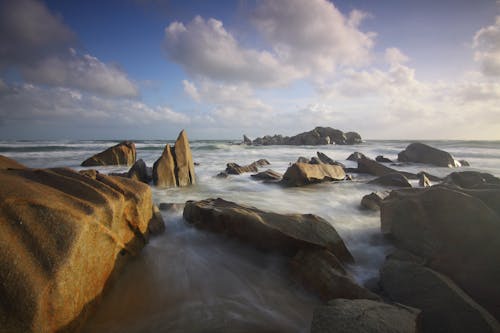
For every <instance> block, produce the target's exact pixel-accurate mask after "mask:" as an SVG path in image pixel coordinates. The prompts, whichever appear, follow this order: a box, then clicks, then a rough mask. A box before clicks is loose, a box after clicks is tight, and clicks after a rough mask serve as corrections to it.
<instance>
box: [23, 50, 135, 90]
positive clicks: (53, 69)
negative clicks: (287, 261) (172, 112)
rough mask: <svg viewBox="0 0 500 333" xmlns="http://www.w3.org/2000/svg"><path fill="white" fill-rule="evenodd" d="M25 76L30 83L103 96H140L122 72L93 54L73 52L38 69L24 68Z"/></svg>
mask: <svg viewBox="0 0 500 333" xmlns="http://www.w3.org/2000/svg"><path fill="white" fill-rule="evenodd" d="M22 74H23V77H24V78H25V79H26V80H28V81H29V82H33V83H38V84H48V85H52V86H58V87H68V88H76V89H82V90H85V91H88V92H92V93H96V94H101V95H109V96H117V97H135V96H138V94H139V92H138V90H137V87H136V86H135V84H134V83H132V82H131V81H130V80H129V78H128V77H127V74H126V73H125V72H123V71H122V70H121V69H119V68H118V67H116V66H110V65H106V64H104V63H102V62H101V61H100V60H99V59H97V58H96V57H93V56H91V55H89V54H84V55H80V54H77V53H76V51H74V50H73V49H71V50H70V52H69V54H68V55H66V56H64V57H60V56H53V57H49V58H46V59H43V60H41V61H40V62H38V63H37V64H36V65H33V66H27V67H23V69H22Z"/></svg>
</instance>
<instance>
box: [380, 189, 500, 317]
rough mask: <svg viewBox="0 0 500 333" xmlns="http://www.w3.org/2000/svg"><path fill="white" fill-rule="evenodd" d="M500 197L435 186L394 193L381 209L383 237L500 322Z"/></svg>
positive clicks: (487, 191) (499, 194) (492, 192)
mask: <svg viewBox="0 0 500 333" xmlns="http://www.w3.org/2000/svg"><path fill="white" fill-rule="evenodd" d="M499 213H500V191H499V190H498V189H496V190H495V189H493V190H492V189H485V190H463V191H462V190H460V188H458V187H454V188H448V187H446V186H442V185H435V186H432V187H429V188H426V189H418V190H417V191H401V190H398V191H392V192H391V194H390V195H389V196H388V197H387V198H386V199H385V200H384V201H383V203H382V206H381V214H380V215H381V228H382V232H383V233H384V234H386V235H389V236H390V237H391V238H392V239H394V240H395V242H396V244H397V245H398V246H399V247H400V248H402V249H404V250H407V251H410V252H412V253H414V254H416V255H418V256H421V257H423V258H425V259H426V260H427V261H428V266H429V267H430V268H432V269H434V270H437V271H438V272H440V273H442V274H445V275H446V276H448V277H450V278H451V279H452V280H453V281H454V282H455V283H457V284H458V285H459V286H460V287H461V288H462V289H464V290H465V292H466V293H467V294H469V295H470V296H471V297H472V298H473V299H474V300H475V301H476V302H478V303H479V304H481V305H482V306H484V307H485V308H486V309H488V311H490V312H491V313H492V314H493V315H494V316H495V317H496V318H497V319H498V318H500V284H498V281H500V269H499V267H500V266H499V265H497V264H496V261H495V260H496V259H493V258H500V223H499V221H500V215H499Z"/></svg>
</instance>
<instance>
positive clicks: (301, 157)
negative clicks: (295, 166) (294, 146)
mask: <svg viewBox="0 0 500 333" xmlns="http://www.w3.org/2000/svg"><path fill="white" fill-rule="evenodd" d="M309 162H311V160H310V159H308V158H307V157H304V156H300V157H299V158H298V159H297V163H309Z"/></svg>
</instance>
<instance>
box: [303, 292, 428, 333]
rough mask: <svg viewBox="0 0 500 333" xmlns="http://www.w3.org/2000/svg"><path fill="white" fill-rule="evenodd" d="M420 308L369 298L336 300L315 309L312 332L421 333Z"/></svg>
mask: <svg viewBox="0 0 500 333" xmlns="http://www.w3.org/2000/svg"><path fill="white" fill-rule="evenodd" d="M419 321H420V311H419V310H418V309H414V308H410V307H407V306H402V305H400V304H393V305H390V304H385V303H381V302H376V301H372V300H366V299H358V300H347V299H336V300H333V301H330V302H328V305H325V306H319V307H317V308H316V309H315V310H314V314H313V320H312V324H311V333H418V332H420V327H419Z"/></svg>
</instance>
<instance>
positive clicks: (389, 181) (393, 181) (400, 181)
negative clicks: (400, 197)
mask: <svg viewBox="0 0 500 333" xmlns="http://www.w3.org/2000/svg"><path fill="white" fill-rule="evenodd" d="M368 184H377V185H382V186H392V187H411V184H410V182H408V179H407V178H406V177H405V176H403V175H402V174H400V173H399V172H395V173H389V174H386V175H383V176H381V177H378V178H376V179H374V180H372V181H369V182H368Z"/></svg>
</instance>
